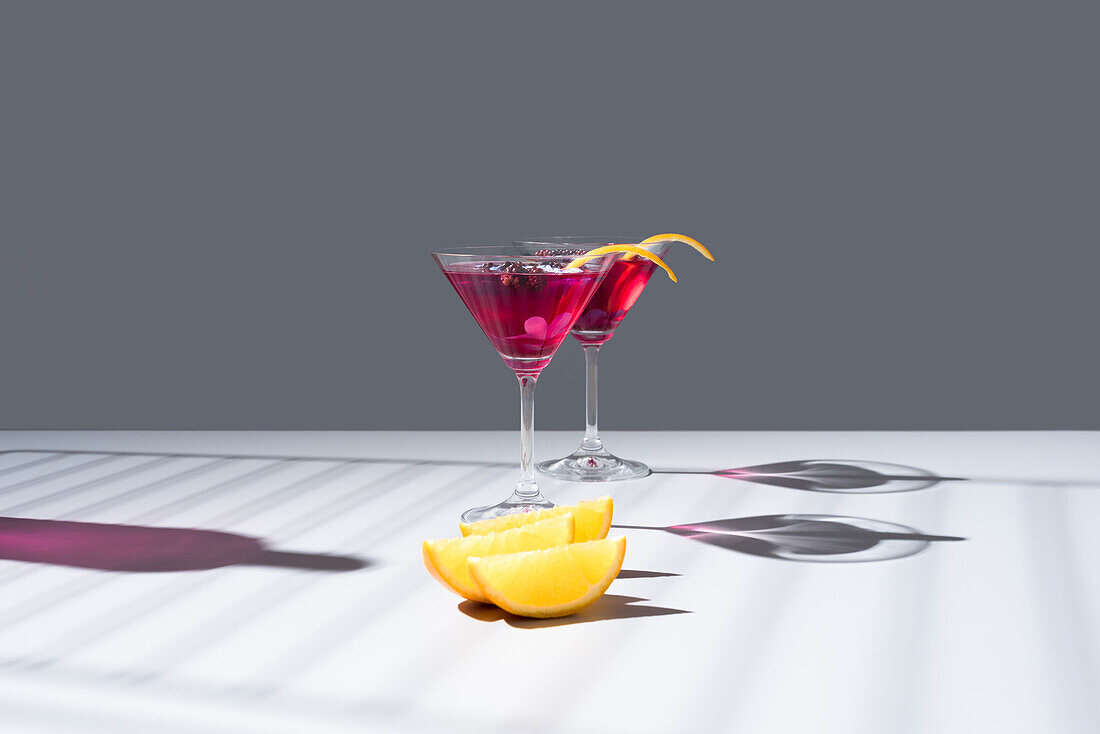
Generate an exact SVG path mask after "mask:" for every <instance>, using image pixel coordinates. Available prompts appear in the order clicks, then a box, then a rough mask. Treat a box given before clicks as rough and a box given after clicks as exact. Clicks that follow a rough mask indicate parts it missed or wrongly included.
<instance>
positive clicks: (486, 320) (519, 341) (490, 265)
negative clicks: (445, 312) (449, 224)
mask: <svg viewBox="0 0 1100 734" xmlns="http://www.w3.org/2000/svg"><path fill="white" fill-rule="evenodd" d="M538 249H539V248H537V247H529V246H526V245H522V244H514V245H503V246H497V247H457V248H453V249H450V250H446V251H443V252H434V253H432V257H433V258H434V259H435V262H436V264H437V265H439V267H440V268H441V269H442V270H443V275H445V276H446V277H447V280H448V282H450V284H451V285H452V286H453V287H454V289H455V291H456V292H457V293H458V296H459V298H461V299H462V302H463V303H464V304H466V308H468V309H469V310H470V313H471V314H472V315H473V317H474V320H475V321H477V323H478V326H480V327H481V330H482V331H483V332H484V333H485V336H486V337H487V338H488V339H489V342H490V343H491V344H492V345H493V348H494V349H496V350H497V354H499V355H500V357H501V359H503V360H504V363H505V364H506V365H508V367H510V368H511V369H512V371H513V372H514V373H515V374H516V378H517V379H518V380H519V394H520V413H519V421H520V423H519V425H520V428H519V430H520V477H519V483H518V484H517V486H516V489H515V491H514V492H513V493H512V496H511V497H509V498H508V499H506V500H504V501H503V502H501V503H499V504H496V505H490V506H488V507H475V508H474V509H472V510H467V511H466V512H464V513H463V514H462V520H463V521H464V522H476V521H478V520H486V519H488V518H492V517H500V516H502V515H510V514H512V513H515V512H530V511H532V510H541V509H544V508H547V507H553V506H554V505H553V503H552V502H550V501H549V500H547V499H546V498H545V497H543V496H542V493H541V492H540V491H539V488H538V484H537V483H536V482H535V472H534V468H533V466H532V448H533V445H534V428H535V425H534V423H535V382H536V381H537V380H538V377H539V374H540V373H541V372H542V370H543V369H544V368H545V367H546V365H548V364H550V360H551V358H553V356H554V352H556V351H557V349H558V347H559V346H561V343H562V341H563V340H564V339H565V336H566V334H568V333H569V330H570V329H572V328H573V324H574V323H575V322H576V320H577V319H578V318H579V317H580V315H581V313H582V312H583V311H584V307H585V306H586V305H587V303H588V300H589V299H590V298H591V297H592V294H593V293H595V291H596V287H597V286H598V285H599V284H600V282H601V281H602V280H603V278H604V276H605V275H606V274H607V272H608V270H609V269H610V267H611V265H612V263H613V262H614V261H615V260H616V259H617V258H618V254H617V253H615V254H610V255H603V256H600V257H596V258H593V259H592V260H589V261H588V262H587V263H585V264H584V265H582V266H581V267H579V268H567V267H566V265H567V264H568V263H569V262H570V261H571V260H573V259H574V258H575V257H576V256H575V255H535V254H534V253H535V252H536V251H537V250H538ZM576 249H577V250H580V251H587V250H590V249H592V247H583V246H582V247H579V248H576Z"/></svg>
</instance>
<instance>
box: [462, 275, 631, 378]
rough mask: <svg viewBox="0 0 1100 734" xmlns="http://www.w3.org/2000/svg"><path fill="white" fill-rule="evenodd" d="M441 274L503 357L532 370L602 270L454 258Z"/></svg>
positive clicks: (561, 335)
mask: <svg viewBox="0 0 1100 734" xmlns="http://www.w3.org/2000/svg"><path fill="white" fill-rule="evenodd" d="M443 274H444V275H446V276H447V280H449V281H450V282H451V285H452V286H454V289H455V291H457V292H458V295H459V297H460V298H461V299H462V302H463V303H464V304H466V308H468V309H470V313H471V314H473V317H474V319H475V320H476V321H477V323H478V325H479V326H481V329H482V331H484V332H485V336H486V337H488V339H489V341H490V343H492V345H493V347H494V348H495V349H496V350H497V352H498V353H499V354H500V356H501V358H502V359H503V360H504V363H505V364H507V365H508V366H509V367H511V368H512V369H513V370H515V371H516V372H517V373H523V374H536V375H537V374H538V373H539V372H541V371H542V369H543V368H544V367H546V365H548V364H549V363H550V359H551V357H553V356H554V352H556V351H557V349H558V347H559V346H560V345H561V343H562V340H564V339H565V335H566V334H568V333H569V330H570V329H571V328H572V327H573V324H574V323H575V322H576V320H577V318H578V317H579V316H580V315H581V313H582V310H583V309H584V307H585V304H586V302H587V301H588V299H589V297H590V294H591V293H592V286H593V285H594V284H595V283H596V282H598V280H599V278H600V277H601V276H602V273H601V272H599V271H592V270H576V269H574V270H573V271H567V270H562V269H561V268H560V267H556V266H542V265H518V264H516V263H500V262H480V263H455V264H453V265H451V266H449V267H447V268H445V269H444V271H443ZM643 286H644V284H643Z"/></svg>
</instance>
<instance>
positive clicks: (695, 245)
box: [623, 233, 714, 262]
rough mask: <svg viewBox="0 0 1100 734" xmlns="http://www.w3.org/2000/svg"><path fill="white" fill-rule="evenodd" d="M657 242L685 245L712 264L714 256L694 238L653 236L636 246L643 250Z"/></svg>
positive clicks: (625, 258) (625, 256)
mask: <svg viewBox="0 0 1100 734" xmlns="http://www.w3.org/2000/svg"><path fill="white" fill-rule="evenodd" d="M657 242H679V243H681V244H685V245H687V246H688V247H690V248H691V249H693V250H695V251H696V252H698V253H699V254H700V255H702V256H703V257H705V258H706V259H707V260H710V261H711V262H714V255H711V254H710V250H708V249H707V248H706V247H705V246H704V245H703V243H702V242H700V241H699V240H697V239H695V238H694V237H688V236H687V235H686V234H675V233H669V234H655V235H653V236H652V237H646V238H645V239H644V240H642V241H641V242H639V243H638V245H639V246H641V247H643V248H644V247H645V245H651V244H655V243H657ZM632 257H633V253H631V254H629V255H624V256H623V260H629V259H630V258H632Z"/></svg>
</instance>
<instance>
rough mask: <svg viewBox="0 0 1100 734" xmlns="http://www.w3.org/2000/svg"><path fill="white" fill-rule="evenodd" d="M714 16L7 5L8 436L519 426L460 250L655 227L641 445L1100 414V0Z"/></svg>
mask: <svg viewBox="0 0 1100 734" xmlns="http://www.w3.org/2000/svg"><path fill="white" fill-rule="evenodd" d="M714 5H716V4H712V3H707V4H699V5H696V4H691V3H683V2H679V3H667V4H649V3H622V4H618V3H591V4H582V5H575V6H573V5H567V4H549V3H547V4H542V5H529V4H519V3H492V4H479V3H443V4H431V5H429V4H417V3H367V2H364V3H350V2H309V3H306V2H295V3H287V2H232V3H227V2H178V3H148V2H126V3H121V2H97V3H86V2H73V3H62V2H9V3H5V4H4V5H3V6H0V80H2V84H0V248H2V265H0V321H2V342H0V343H2V344H3V351H2V353H0V382H2V385H3V389H2V390H0V425H2V426H3V427H7V428H47V427H49V428H364V429H368V428H375V429H377V428H395V429H398V428H512V427H514V426H515V425H516V416H515V413H516V409H517V408H516V405H517V397H516V395H515V388H514V384H513V382H512V377H511V375H510V373H509V372H508V371H507V370H506V368H505V367H504V366H503V364H502V363H501V362H500V361H499V359H497V357H496V356H495V355H494V354H493V352H492V351H491V349H490V347H489V345H488V343H487V342H486V341H485V340H484V338H483V337H482V336H481V335H480V333H479V331H478V329H477V327H476V326H475V325H474V323H473V320H472V319H471V318H470V317H469V315H468V314H467V313H465V311H464V310H462V308H461V306H460V304H459V301H458V299H457V298H456V296H455V295H454V293H453V292H451V290H450V289H449V288H448V286H447V285H446V283H445V282H444V280H443V278H442V277H441V276H440V274H439V273H438V272H436V270H435V267H434V265H433V264H432V263H431V261H430V260H429V258H428V255H427V253H428V251H429V250H431V249H433V248H437V247H440V246H445V245H453V244H459V243H467V244H473V243H481V242H495V241H504V240H508V239H511V238H513V237H517V236H524V235H537V234H548V233H559V234H560V233H571V232H573V233H584V232H608V231H616V230H630V231H638V232H642V233H646V232H659V231H683V232H687V233H689V234H692V235H694V236H696V237H698V238H699V239H701V240H703V241H704V242H706V243H708V244H709V245H710V246H711V247H712V249H713V250H714V251H715V252H716V254H717V256H718V262H717V263H716V264H714V265H711V264H709V263H705V262H704V261H703V260H702V259H701V258H698V257H696V256H695V255H694V254H693V253H691V252H690V251H688V250H686V249H685V250H683V251H678V252H676V253H675V254H674V255H673V256H672V257H671V264H672V265H673V266H674V267H675V268H676V269H677V270H678V271H679V274H680V276H681V279H680V284H679V285H677V286H674V285H673V284H671V283H670V282H668V281H667V280H663V279H656V280H655V281H654V283H653V284H652V286H651V287H650V288H649V290H648V291H647V292H646V294H645V296H644V297H643V299H642V300H641V301H640V302H639V305H638V307H637V309H636V311H635V312H634V313H633V314H632V315H631V316H630V318H629V319H628V321H627V322H626V324H625V325H624V327H623V328H622V330H621V332H620V334H619V335H618V336H617V337H616V338H615V339H614V340H612V341H611V342H610V343H609V345H608V346H607V348H606V349H605V350H604V354H603V356H602V365H603V372H602V377H603V378H604V379H603V382H602V388H603V390H602V415H601V417H602V423H603V425H604V426H606V427H608V428H618V429H626V428H694V429H709V428H761V429H767V428H840V429H853V428H1100V418H1098V415H1100V399H1098V397H1097V387H1096V385H1097V367H1098V361H1100V360H1098V358H1100V347H1098V342H1097V339H1096V326H1095V324H1096V318H1097V305H1098V304H1097V295H1096V288H1095V282H1096V277H1097V276H1096V273H1097V268H1096V265H1097V258H1096V255H1095V249H1096V246H1097V229H1098V228H1097V204H1098V196H1097V195H1098V170H1100V168H1098V164H1100V160H1098V153H1097V151H1098V146H1097V142H1096V138H1097V130H1100V119H1098V117H1100V115H1098V107H1100V103H1098V95H1097V93H1096V92H1097V88H1096V71H1097V69H1098V68H1100V63H1098V62H1100V58H1098V56H1100V54H1098V52H1097V43H1096V28H1097V21H1098V20H1100V17H1098V12H1097V9H1096V8H1097V6H1096V5H1095V4H1086V3H1072V4H1071V3H1065V4H1063V3H1058V2H1050V3H1017V2H1011V1H1007V0H1006V1H1001V2H981V3H975V2H965V1H964V2H950V3H880V2H864V3H844V2H840V3H821V2H800V3H752V4H744V3H742V4H736V5H732V4H731V5H730V6H729V7H725V8H716V7H714ZM581 365H582V360H581V355H580V350H579V349H578V348H577V347H576V346H575V345H574V344H572V343H567V344H566V345H565V346H564V347H563V348H562V350H561V351H560V352H559V354H558V357H557V358H556V360H555V362H554V363H553V364H552V365H551V366H550V368H549V369H548V370H547V371H546V373H545V374H544V376H543V379H542V381H541V382H540V386H539V392H540V395H539V401H538V425H539V427H540V428H578V429H579V428H580V426H581V423H582V374H581ZM654 385H659V386H660V387H661V388H662V390H661V391H660V392H655V391H654V390H653V386H654Z"/></svg>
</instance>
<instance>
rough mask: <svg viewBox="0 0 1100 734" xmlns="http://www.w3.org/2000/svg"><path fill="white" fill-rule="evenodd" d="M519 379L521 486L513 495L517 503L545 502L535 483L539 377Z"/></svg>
mask: <svg viewBox="0 0 1100 734" xmlns="http://www.w3.org/2000/svg"><path fill="white" fill-rule="evenodd" d="M516 377H517V378H519V484H518V485H516V491H515V492H514V493H513V494H512V499H513V501H516V502H545V501H546V500H545V499H544V498H543V496H542V493H541V492H539V485H538V483H537V482H535V467H534V450H535V383H536V382H537V381H538V376H537V375H520V374H517V375H516Z"/></svg>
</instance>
